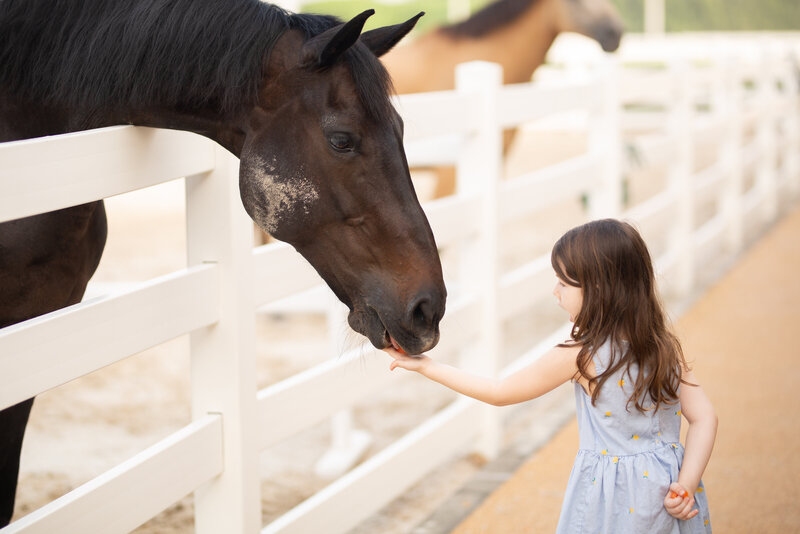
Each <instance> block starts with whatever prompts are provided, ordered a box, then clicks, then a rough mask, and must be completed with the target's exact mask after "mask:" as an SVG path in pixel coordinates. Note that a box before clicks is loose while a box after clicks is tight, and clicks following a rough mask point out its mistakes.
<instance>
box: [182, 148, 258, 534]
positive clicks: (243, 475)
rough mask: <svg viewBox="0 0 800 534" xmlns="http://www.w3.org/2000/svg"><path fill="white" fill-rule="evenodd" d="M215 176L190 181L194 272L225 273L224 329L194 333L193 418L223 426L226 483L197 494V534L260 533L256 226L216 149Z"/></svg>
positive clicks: (233, 162) (230, 165)
mask: <svg viewBox="0 0 800 534" xmlns="http://www.w3.org/2000/svg"><path fill="white" fill-rule="evenodd" d="M216 160H217V165H216V168H215V169H214V171H212V172H210V173H208V174H205V175H198V176H193V177H189V178H187V179H186V229H187V253H188V263H189V265H195V264H199V263H216V264H217V265H218V266H219V274H220V280H219V288H220V295H219V306H220V319H219V322H218V323H216V324H214V325H212V326H209V327H207V328H203V329H200V330H197V331H195V332H192V334H191V335H190V346H191V368H192V370H191V374H192V417H193V418H195V419H197V418H200V417H203V416H205V415H206V414H208V413H218V414H220V415H221V416H222V423H223V425H222V426H223V438H222V439H223V461H224V463H223V465H224V471H223V472H222V474H221V475H220V476H218V477H217V478H215V479H214V480H211V481H210V482H208V483H207V484H205V485H203V486H202V487H200V488H198V489H197V491H196V492H195V531H196V532H197V533H198V534H219V533H220V532H236V533H237V534H239V533H242V534H251V533H256V532H258V531H259V530H260V528H261V496H260V494H261V491H260V481H259V477H258V461H257V460H258V456H257V452H258V451H257V445H256V429H255V428H254V426H253V421H255V420H256V417H255V415H256V382H255V374H256V373H255V305H254V302H253V300H252V286H253V283H252V282H253V272H252V270H253V263H252V244H253V226H252V222H250V219H249V218H248V217H247V215H246V214H245V211H244V208H243V207H242V204H241V200H240V198H239V179H238V176H239V172H238V169H239V162H238V160H237V159H236V158H235V157H234V156H232V155H231V154H230V153H228V152H227V151H226V150H224V149H223V148H221V147H216Z"/></svg>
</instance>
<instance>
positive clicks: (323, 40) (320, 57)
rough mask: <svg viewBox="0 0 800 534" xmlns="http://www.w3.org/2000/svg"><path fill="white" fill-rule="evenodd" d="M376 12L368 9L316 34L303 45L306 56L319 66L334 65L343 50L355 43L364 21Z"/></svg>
mask: <svg viewBox="0 0 800 534" xmlns="http://www.w3.org/2000/svg"><path fill="white" fill-rule="evenodd" d="M374 13H375V10H374V9H368V10H366V11H364V12H362V13H360V14H358V15H356V16H355V17H353V18H352V19H350V20H349V21H347V22H345V23H344V24H339V25H338V26H334V27H333V28H330V29H328V30H325V31H324V32H322V33H320V34H319V35H315V36H314V37H313V38H311V39H309V40H308V42H306V44H305V45H303V51H304V56H305V57H307V58H309V60H310V61H311V62H312V63H313V64H314V65H315V66H316V67H319V68H325V67H328V66H330V65H332V64H333V62H334V61H336V59H337V58H338V57H339V56H340V55H341V54H342V52H344V51H345V50H347V49H348V48H350V47H351V46H353V45H354V44H355V42H356V41H357V40H358V36H359V35H360V34H361V30H362V29H363V28H364V23H365V22H366V21H367V19H368V18H369V17H371V16H372V15H373V14H374Z"/></svg>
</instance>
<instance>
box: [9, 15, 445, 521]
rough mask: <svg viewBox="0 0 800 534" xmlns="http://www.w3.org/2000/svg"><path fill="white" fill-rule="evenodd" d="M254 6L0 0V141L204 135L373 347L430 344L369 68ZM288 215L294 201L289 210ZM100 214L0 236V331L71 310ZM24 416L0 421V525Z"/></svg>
mask: <svg viewBox="0 0 800 534" xmlns="http://www.w3.org/2000/svg"><path fill="white" fill-rule="evenodd" d="M370 14H371V12H365V13H362V14H361V15H359V16H357V17H355V18H354V19H353V20H351V21H349V22H347V23H344V24H342V23H341V21H339V20H338V19H335V18H333V17H328V16H321V15H293V14H289V13H287V12H286V11H284V10H282V9H280V8H277V7H275V6H271V5H269V4H264V3H262V2H259V1H257V0H136V1H131V0H0V142H3V141H12V140H19V139H27V138H31V137H40V136H45V135H53V134H60V133H67V132H73V131H78V130H84V129H89V128H99V127H104V126H111V125H115V124H135V125H142V126H153V127H160V128H173V129H180V130H187V131H192V132H195V133H198V134H201V135H205V136H207V137H209V138H211V139H213V140H215V141H217V142H218V143H220V144H221V145H222V146H224V147H225V148H227V149H228V150H230V151H231V152H232V153H233V154H235V155H236V156H238V157H240V160H241V171H240V178H239V181H240V190H241V194H242V201H243V203H244V205H245V208H246V209H247V211H248V213H250V214H251V216H253V218H254V219H255V220H256V222H257V223H259V224H260V225H262V227H265V226H266V225H271V228H270V230H273V235H275V236H276V237H278V238H279V239H284V240H286V241H288V242H289V243H291V244H292V245H294V246H295V248H297V250H298V251H299V252H300V253H301V254H303V256H305V258H306V259H307V260H309V262H310V263H311V264H312V265H313V266H314V267H315V268H316V269H317V271H318V272H319V273H320V274H321V275H322V277H323V278H324V279H325V280H326V282H327V283H328V284H329V285H330V286H331V288H332V289H333V290H334V292H335V293H336V295H337V296H338V297H339V298H340V299H341V300H342V301H343V302H345V303H346V304H347V305H348V306H349V307H350V310H351V314H350V318H349V319H350V324H351V325H352V326H353V327H354V328H355V329H356V330H358V331H359V332H361V333H363V334H364V335H366V336H367V337H368V338H369V339H370V341H372V343H373V344H374V345H375V346H377V347H386V346H388V345H389V344H390V343H391V338H394V339H395V340H396V341H397V342H398V343H400V344H401V345H402V346H403V347H404V348H405V349H406V350H407V351H408V352H410V353H418V352H421V351H423V350H428V349H430V348H431V347H432V346H434V345H435V344H436V342H437V341H438V324H439V320H440V319H441V317H442V315H443V313H444V301H445V294H446V292H445V288H444V283H443V281H442V275H441V265H440V263H439V258H438V254H437V251H436V245H435V242H434V239H433V235H432V233H431V230H430V227H429V226H428V224H427V220H426V219H425V216H424V213H423V212H422V209H421V207H420V206H419V203H418V201H417V199H416V196H415V194H414V191H413V187H412V185H411V181H410V176H409V174H408V167H407V164H406V161H405V155H404V153H403V148H402V121H401V120H400V118H399V116H398V115H397V113H396V112H395V110H394V108H393V107H392V105H391V103H390V99H389V91H390V85H391V84H390V80H389V77H388V74H387V73H386V71H385V69H384V68H383V66H382V65H381V64H380V61H379V60H378V59H377V55H380V54H382V53H383V52H385V51H388V50H389V49H390V48H391V47H392V46H393V45H394V44H395V43H397V41H399V40H400V39H401V38H402V37H403V36H404V35H405V34H406V33H407V32H408V31H410V29H411V28H412V27H413V25H414V23H415V22H416V17H415V18H414V19H411V20H409V21H407V22H406V23H403V24H398V25H396V26H391V27H387V28H381V29H378V30H372V31H370V32H365V33H363V34H361V30H362V27H363V24H364V21H365V20H366V18H367V17H368V16H369V15H370ZM301 201H302V202H301ZM105 239H106V219H105V212H104V208H103V203H102V201H99V202H92V203H89V204H86V205H82V206H75V207H71V208H66V209H63V210H59V211H56V212H52V213H46V214H42V215H36V216H33V217H27V218H24V219H18V220H15V221H10V222H6V223H3V224H0V327H2V326H7V325H10V324H14V323H17V322H20V321H24V320H26V319H30V318H32V317H36V316H38V315H41V314H44V313H48V312H51V311H54V310H57V309H60V308H63V307H65V306H68V305H70V304H75V303H77V302H80V300H81V298H82V296H83V293H84V290H85V288H86V284H87V282H88V280H89V278H90V277H91V275H92V274H93V273H94V270H95V269H96V267H97V265H98V262H99V260H100V256H101V254H102V251H103V247H104V245H105ZM31 404H32V399H31V400H28V401H25V402H23V403H21V404H19V405H17V406H13V407H9V408H7V409H5V410H2V411H0V526H3V525H5V524H7V523H8V522H9V521H10V518H11V514H12V512H13V505H14V494H15V490H16V483H17V482H16V480H17V471H18V467H19V453H20V446H21V443H22V436H23V434H24V429H25V424H26V422H27V418H28V413H29V411H30V408H31Z"/></svg>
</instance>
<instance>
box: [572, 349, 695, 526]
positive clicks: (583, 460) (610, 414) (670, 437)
mask: <svg viewBox="0 0 800 534" xmlns="http://www.w3.org/2000/svg"><path fill="white" fill-rule="evenodd" d="M610 347H611V345H610V343H608V342H607V343H605V344H604V345H603V346H602V347H600V349H599V350H598V351H597V352H596V353H595V355H594V364H595V369H596V372H597V373H598V374H599V373H601V372H603V370H604V369H606V366H607V365H608V364H609V361H610V357H611V349H610ZM637 372H638V368H636V367H635V366H632V367H631V375H632V376H633V377H634V378H635V376H636V373H637ZM633 382H634V379H632V378H631V377H630V376H628V374H627V372H625V370H624V369H622V370H620V371H618V372H617V373H615V374H614V376H612V377H610V378H609V379H608V380H607V381H606V382H605V384H604V385H603V387H602V388H601V389H600V393H599V395H598V397H597V403H596V404H595V405H594V406H593V405H592V398H591V396H590V395H588V394H587V393H586V392H585V390H584V389H583V387H582V386H581V385H580V384H579V383H577V382H576V383H575V402H576V406H577V411H578V414H577V415H578V429H579V432H580V450H579V451H578V454H577V456H576V458H575V465H574V466H573V468H572V473H571V474H570V478H569V483H568V485H567V491H566V495H565V497H564V504H563V507H562V509H561V518H560V519H559V522H558V530H557V534H583V533H586V534H643V533H646V534H690V533H691V534H695V533H698V534H699V533H703V534H707V533H710V532H711V521H710V518H709V512H708V501H707V499H706V494H705V489H704V488H703V484H702V482H701V483H700V486H699V488H698V489H697V493H696V494H695V496H694V497H695V506H696V507H697V508H698V509H699V513H698V514H697V515H696V516H695V517H694V518H692V519H690V520H688V521H682V520H678V519H675V518H673V517H672V516H670V515H669V514H668V513H667V511H666V509H665V508H664V497H665V496H666V495H667V492H668V491H669V485H670V484H671V483H672V482H674V481H677V480H678V471H679V469H680V466H681V463H682V462H683V446H682V445H681V444H680V428H681V411H680V410H681V407H680V404H671V405H668V406H663V405H662V406H660V407H659V409H658V411H657V412H654V411H652V410H649V411H647V412H645V413H641V412H640V411H639V410H637V409H636V407H635V406H634V405H633V403H631V404H630V407H629V409H626V403H627V402H628V399H629V398H630V396H631V392H632V384H633Z"/></svg>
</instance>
